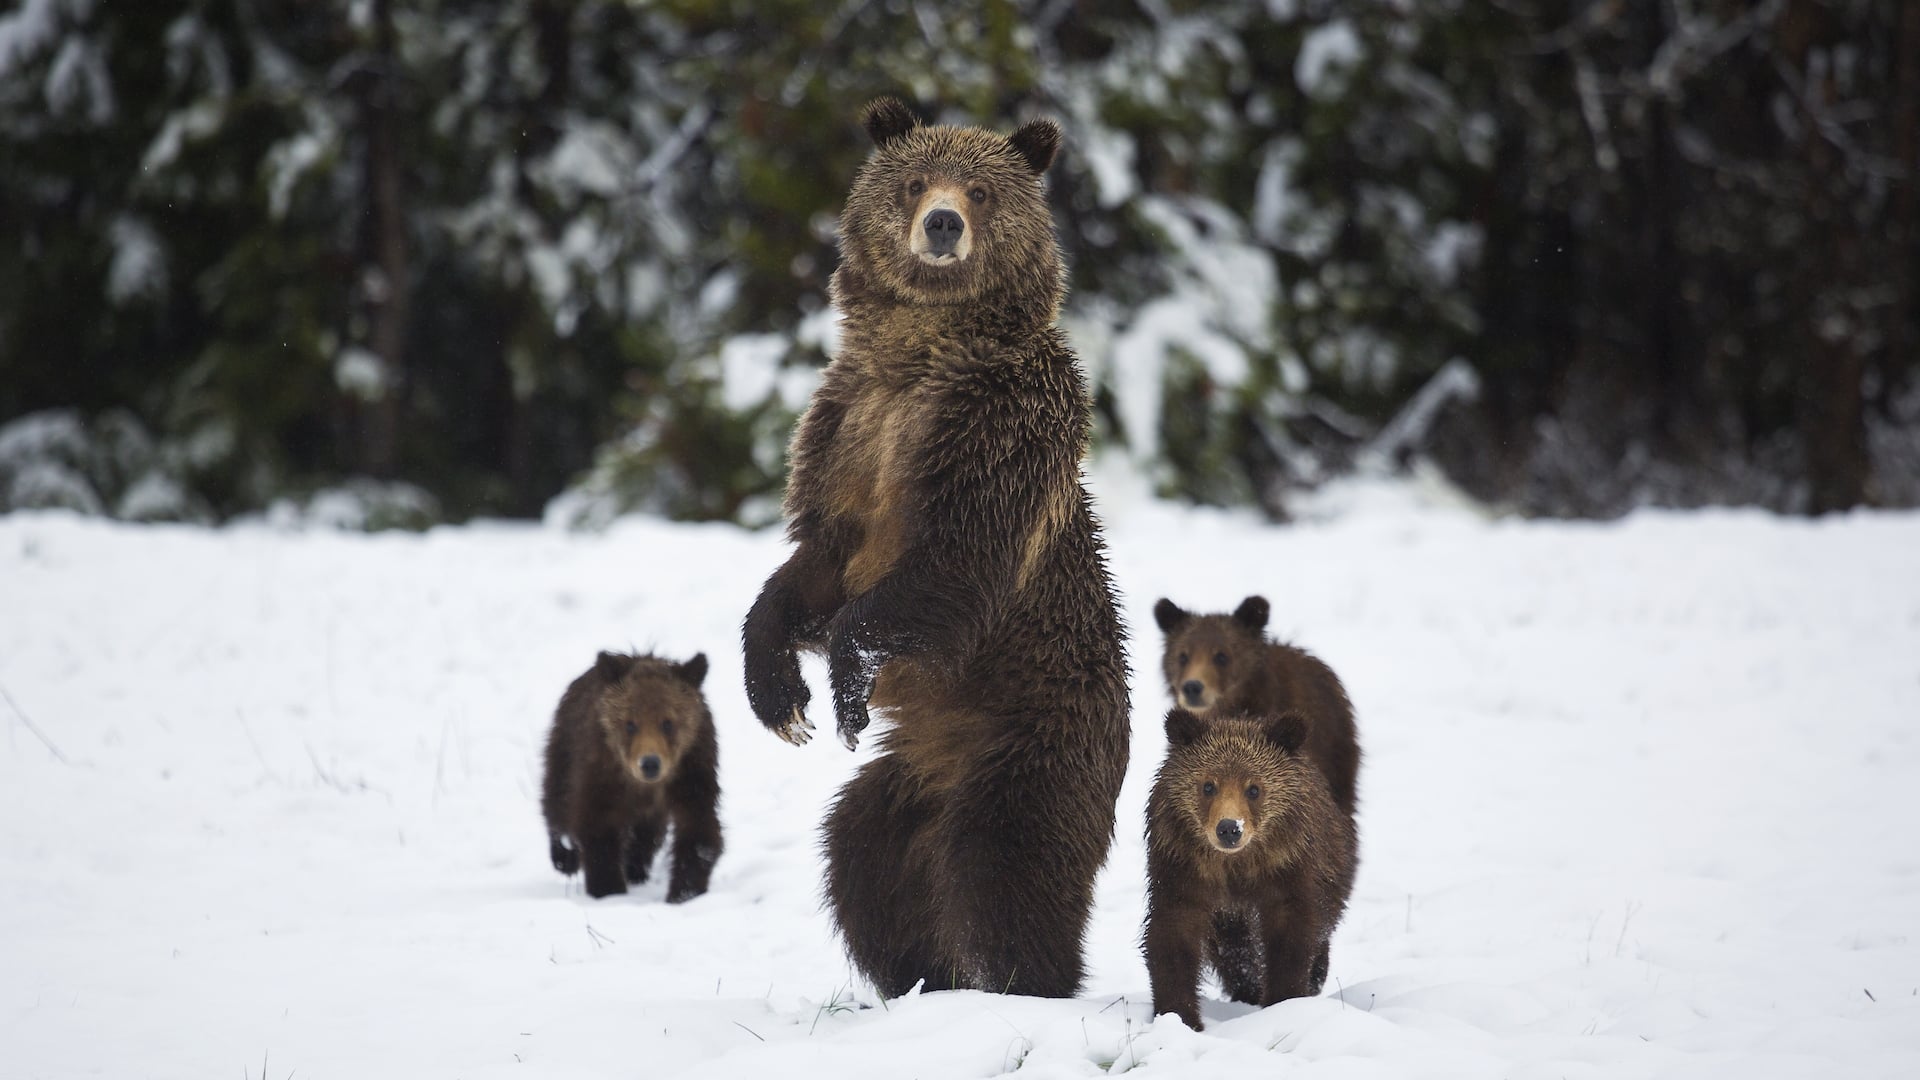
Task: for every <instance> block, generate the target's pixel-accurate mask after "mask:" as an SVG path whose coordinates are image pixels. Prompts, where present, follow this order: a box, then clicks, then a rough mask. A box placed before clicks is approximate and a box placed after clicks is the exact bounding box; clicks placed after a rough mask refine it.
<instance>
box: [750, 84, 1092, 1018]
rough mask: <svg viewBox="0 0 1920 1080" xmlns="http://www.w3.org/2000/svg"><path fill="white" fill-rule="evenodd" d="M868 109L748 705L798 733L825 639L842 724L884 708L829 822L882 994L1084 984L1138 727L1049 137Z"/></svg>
mask: <svg viewBox="0 0 1920 1080" xmlns="http://www.w3.org/2000/svg"><path fill="white" fill-rule="evenodd" d="M864 124H865V126H866V129H867V132H868V133H869V134H870V135H871V136H872V137H873V140H874V142H875V144H876V149H875V151H874V152H873V154H872V156H871V157H869V158H868V160H867V162H866V164H865V165H864V166H862V167H861V169H860V171H859V173H858V174H857V175H856V176H855V178H854V182H853V189H852V192H851V193H850V194H849V195H848V197H847V205H846V212H845V214H844V215H843V216H842V218H841V231H840V245H841V263H840V266H839V268H838V269H837V270H836V271H835V273H834V276H833V287H832V291H833V300H834V302H835V304H836V305H837V306H838V308H839V311H840V319H841V346H840V352H839V355H838V356H837V357H836V359H835V360H834V362H833V364H832V365H831V366H829V367H828V368H827V370H826V373H825V375H824V377H823V378H822V380H821V384H820V387H819V389H818V390H817V391H816V392H815V394H814V397H813V402H812V404H811V406H810V407H809V408H808V410H807V413H806V415H805V416H804V417H803V418H802V419H801V421H800V424H799V427H798V429H797V430H796V431H795V434H794V439H793V446H792V451H791V467H792V471H791V473H790V475H789V477H788V481H787V494H786V510H787V514H788V517H789V522H788V533H789V536H790V537H791V539H792V540H793V542H794V544H795V548H794V551H793V554H792V557H791V558H790V559H788V561H787V563H786V565H784V566H782V567H781V568H780V569H779V570H777V571H775V572H774V574H773V575H772V576H771V577H769V578H768V579H767V582H766V585H765V587H764V588H763V589H762V590H761V592H760V597H759V599H758V600H757V601H756V602H755V603H754V605H753V609H752V611H751V612H750V613H749V614H748V615H747V618H746V622H745V624H744V626H743V628H742V642H743V645H744V649H745V666H746V690H747V700H748V702H749V703H750V704H751V706H752V708H753V711H754V713H755V715H757V716H758V717H759V718H760V720H761V722H762V723H764V724H766V726H767V727H769V728H771V729H772V730H773V731H774V732H775V733H777V734H779V735H780V736H781V737H782V738H785V739H787V740H788V741H790V742H795V743H799V742H804V741H806V739H807V738H808V737H809V736H808V731H809V730H810V729H811V726H812V725H811V724H810V723H809V722H808V721H807V719H806V716H805V709H806V706H807V702H808V690H807V686H806V683H805V682H804V681H802V679H801V676H800V666H799V661H798V658H797V650H802V649H806V650H821V651H824V652H825V653H826V656H827V662H828V668H829V673H830V682H831V685H832V689H833V710H834V715H835V718H836V720H837V721H838V727H839V732H840V736H841V738H842V739H843V740H844V741H845V742H846V744H847V745H848V746H849V747H851V746H853V745H854V743H855V741H856V740H857V738H858V736H859V733H860V732H861V731H862V730H863V729H865V728H866V726H867V722H868V709H869V707H871V708H873V709H875V710H878V711H879V713H880V715H881V716H882V717H884V718H887V719H889V720H891V721H892V723H891V725H890V726H889V727H888V729H887V730H886V731H885V733H884V734H883V735H882V737H881V738H882V747H883V749H884V753H882V754H881V755H880V756H879V757H877V758H875V759H874V760H872V761H870V762H868V763H867V764H865V765H863V766H862V767H861V768H860V770H859V772H858V773H857V774H856V775H855V776H854V778H853V779H852V780H851V781H849V782H848V784H847V785H846V787H844V788H843V789H841V792H840V795H839V798H838V799H837V800H836V801H835V803H834V805H833V807H832V809H831V811H830V812H829V814H828V816H827V819H826V822H825V825H824V826H823V829H822V832H823V840H824V848H825V854H826V861H827V889H826V893H827V901H828V904H829V906H830V908H831V910H832V913H833V916H834V919H835V921H836V922H837V924H838V927H839V930H840V934H841V936H842V938H843V939H844V940H845V942H846V946H847V950H848V953H849V954H850V956H851V958H852V960H853V962H854V964H855V965H856V966H857V967H858V968H859V969H860V971H861V972H862V973H863V974H864V975H866V977H867V978H868V979H870V980H871V981H872V982H873V984H874V986H875V987H876V988H877V989H878V990H879V991H880V992H881V993H882V994H885V995H889V996H894V995H899V994H903V993H905V992H906V991H908V990H910V989H911V988H912V987H913V986H914V984H915V983H917V982H921V981H923V980H924V983H925V986H926V988H927V989H942V988H952V987H973V988H979V989H985V990H993V991H997V992H1009V993H1023V994H1034V995H1046V996H1056V997H1057V996H1067V995H1071V994H1073V993H1075V992H1076V991H1077V990H1078V988H1079V986H1080V979H1081V973H1082V960H1081V941H1082V935H1083V932H1084V929H1085V926H1086V921H1087V912H1088V909H1089V907H1090V905H1091V904H1092V900H1093V879H1094V875H1095V873H1096V872H1097V871H1098V870H1099V868H1100V865H1101V864H1102V863H1103V862H1104V861H1105V860H1106V854H1107V847H1108V845H1109V843H1110V842H1111V840H1112V835H1113V818H1114V801H1115V800H1116V798H1118V795H1119V791H1120V782H1121V780H1122V779H1123V777H1124V776H1125V774H1126V767H1127V746H1128V730H1127V684H1126V677H1127V670H1126V658H1125V655H1124V652H1123V642H1122V636H1121V635H1122V631H1121V627H1120V622H1119V617H1118V615H1117V614H1116V612H1115V610H1114V601H1113V587H1112V583H1111V581H1110V580H1109V578H1108V576H1107V569H1106V563H1105V556H1104V551H1103V546H1102V543H1101V539H1100V530H1099V525H1098V524H1097V522H1096V521H1095V519H1094V516H1093V512H1092V510H1091V508H1090V506H1089V503H1088V499H1087V494H1086V491H1085V490H1084V489H1083V488H1082V486H1081V482H1080V459H1081V456H1082V455H1083V454H1084V453H1085V452H1086V448H1087V437H1088V429H1089V425H1090V422H1091V407H1090V403H1089V400H1088V396H1087V389H1086V385H1085V382H1084V381H1083V379H1082V376H1081V373H1080V369H1079V365H1078V363H1077V362H1076V360H1075V358H1074V355H1073V353H1072V351H1071V350H1070V349H1069V348H1068V346H1067V342H1066V339H1065V337H1064V335H1063V334H1062V333H1061V332H1060V330H1059V329H1058V328H1056V327H1055V326H1054V319H1055V317H1056V316H1057V314H1058V312H1059V308H1060V304H1061V301H1062V299H1063V297H1064V294H1065V288H1066V282H1065V271H1064V270H1063V268H1062V264H1061V259H1060V251H1059V248H1058V246H1057V244H1056V243H1055V240H1054V234H1053V221H1052V218H1051V217H1050V215H1049V213H1048V210H1047V204H1046V199H1045V197H1044V195H1043V192H1042V188H1041V183H1040V176H1041V174H1042V173H1044V172H1045V171H1046V169H1047V167H1048V165H1050V164H1051V163H1052V161H1053V157H1054V152H1055V150H1056V149H1057V148H1058V146H1059V142H1060V130H1059V128H1057V127H1056V126H1054V125H1053V124H1052V123H1051V122H1049V121H1046V120H1035V121H1033V122H1031V123H1029V124H1027V125H1025V126H1024V127H1022V128H1020V129H1019V130H1018V131H1016V132H1014V134H1013V135H1012V136H1010V137H1002V136H999V135H995V134H993V133H991V132H988V131H984V130H981V129H979V128H971V127H965V128H959V127H941V126H927V125H923V124H922V123H921V122H920V120H919V119H918V118H917V117H915V116H914V114H913V113H912V112H911V111H910V110H909V109H908V108H907V107H906V106H905V105H903V104H901V103H900V102H898V101H896V100H893V99H890V98H883V99H881V100H879V101H876V102H874V103H873V104H871V105H870V106H868V107H867V110H866V113H865V116H864Z"/></svg>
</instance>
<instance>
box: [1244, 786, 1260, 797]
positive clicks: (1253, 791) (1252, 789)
mask: <svg viewBox="0 0 1920 1080" xmlns="http://www.w3.org/2000/svg"><path fill="white" fill-rule="evenodd" d="M1259 797H1260V785H1259V784H1248V785H1247V798H1248V800H1253V799H1257V798H1259Z"/></svg>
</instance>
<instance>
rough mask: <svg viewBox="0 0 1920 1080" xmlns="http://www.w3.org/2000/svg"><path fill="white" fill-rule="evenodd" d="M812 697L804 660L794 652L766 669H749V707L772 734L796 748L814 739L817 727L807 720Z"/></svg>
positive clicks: (788, 653)
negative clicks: (802, 669)
mask: <svg viewBox="0 0 1920 1080" xmlns="http://www.w3.org/2000/svg"><path fill="white" fill-rule="evenodd" d="M811 696H812V694H811V692H810V691H809V690H808V689H807V682H806V680H805V679H803V678H801V677H800V658H799V656H797V655H796V654H795V653H794V651H793V650H792V649H787V650H784V651H783V652H781V653H780V654H779V655H777V656H776V657H774V658H773V662H772V663H771V664H769V665H767V666H766V667H761V666H760V665H758V664H752V663H750V664H749V665H748V668H747V705H748V706H749V707H750V708H752V709H753V715H754V716H756V717H758V718H759V720H760V723H761V724H762V725H763V726H765V727H766V729H767V730H768V731H771V732H773V733H774V734H775V735H778V736H780V737H781V738H782V739H785V740H786V741H787V742H790V743H792V744H793V745H795V746H804V745H805V744H806V743H807V741H808V740H809V739H811V738H813V734H812V733H813V723H812V722H811V721H809V720H808V719H807V701H808V699H809V698H810V697H811Z"/></svg>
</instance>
